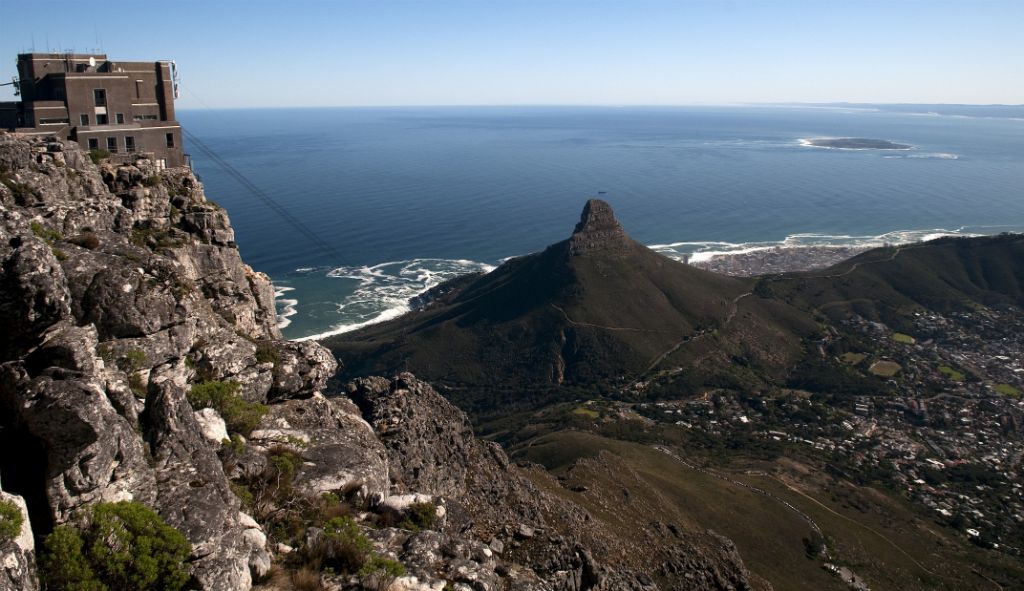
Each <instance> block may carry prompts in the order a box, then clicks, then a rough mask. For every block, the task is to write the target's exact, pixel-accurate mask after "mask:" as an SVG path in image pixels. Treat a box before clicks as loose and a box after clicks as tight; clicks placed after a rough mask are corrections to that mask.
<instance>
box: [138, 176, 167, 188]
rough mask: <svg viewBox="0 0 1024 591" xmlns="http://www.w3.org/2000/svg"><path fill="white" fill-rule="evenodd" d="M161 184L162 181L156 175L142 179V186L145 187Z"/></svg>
mask: <svg viewBox="0 0 1024 591" xmlns="http://www.w3.org/2000/svg"><path fill="white" fill-rule="evenodd" d="M161 182H163V179H162V178H161V177H160V175H158V174H152V175H149V176H147V177H146V178H144V179H142V184H143V186H146V187H155V186H157V185H159V184H160V183H161Z"/></svg>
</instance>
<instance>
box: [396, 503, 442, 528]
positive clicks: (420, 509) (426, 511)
mask: <svg viewBox="0 0 1024 591" xmlns="http://www.w3.org/2000/svg"><path fill="white" fill-rule="evenodd" d="M435 521H437V507H435V506H434V504H433V503H413V504H412V505H409V508H408V509H406V510H405V519H403V520H402V523H400V524H399V527H401V528H403V529H411V530H412V531H419V530H421V529H430V528H432V527H434V522H435Z"/></svg>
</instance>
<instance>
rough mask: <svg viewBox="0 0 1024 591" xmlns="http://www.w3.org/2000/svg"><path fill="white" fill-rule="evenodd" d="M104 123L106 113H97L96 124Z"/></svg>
mask: <svg viewBox="0 0 1024 591" xmlns="http://www.w3.org/2000/svg"><path fill="white" fill-rule="evenodd" d="M106 124H107V114H106V113H98V114H97V115H96V125H106Z"/></svg>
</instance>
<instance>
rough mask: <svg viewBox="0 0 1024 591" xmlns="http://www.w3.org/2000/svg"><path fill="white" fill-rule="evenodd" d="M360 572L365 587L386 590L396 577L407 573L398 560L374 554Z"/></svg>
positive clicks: (379, 590) (378, 590) (380, 590)
mask: <svg viewBox="0 0 1024 591" xmlns="http://www.w3.org/2000/svg"><path fill="white" fill-rule="evenodd" d="M358 574H359V576H360V577H362V579H363V586H364V587H369V588H370V589H376V590H377V591H385V590H386V589H388V588H389V587H391V584H392V583H394V582H395V579H396V578H398V577H400V576H402V575H404V574H405V567H404V566H402V563H401V562H398V561H397V560H392V559H390V558H385V557H383V556H380V555H377V554H374V555H373V556H371V557H370V559H369V560H367V561H366V562H365V563H364V564H363V566H362V568H360V569H359V573H358Z"/></svg>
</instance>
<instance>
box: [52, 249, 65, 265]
mask: <svg viewBox="0 0 1024 591" xmlns="http://www.w3.org/2000/svg"><path fill="white" fill-rule="evenodd" d="M50 250H52V251H53V256H54V258H56V259H57V260H58V261H61V262H64V261H66V260H68V253H66V252H64V251H63V250H61V249H59V248H52V249H50Z"/></svg>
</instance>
